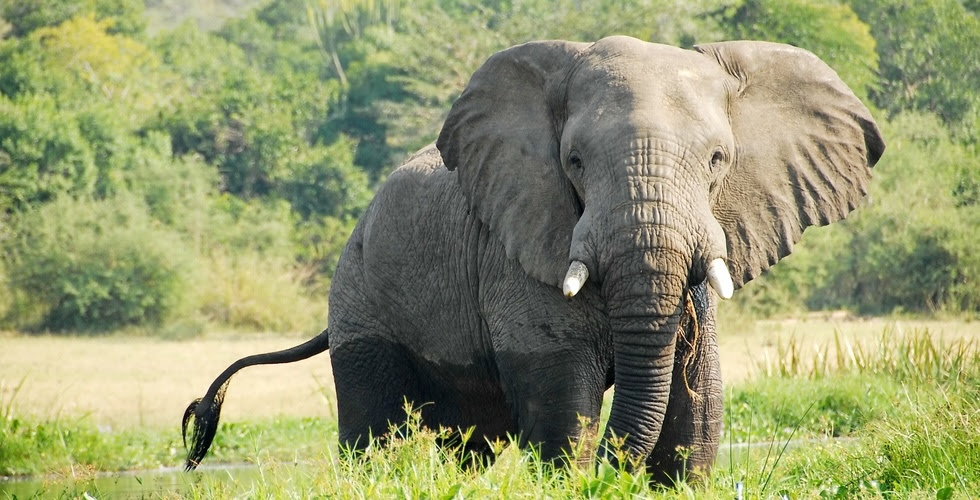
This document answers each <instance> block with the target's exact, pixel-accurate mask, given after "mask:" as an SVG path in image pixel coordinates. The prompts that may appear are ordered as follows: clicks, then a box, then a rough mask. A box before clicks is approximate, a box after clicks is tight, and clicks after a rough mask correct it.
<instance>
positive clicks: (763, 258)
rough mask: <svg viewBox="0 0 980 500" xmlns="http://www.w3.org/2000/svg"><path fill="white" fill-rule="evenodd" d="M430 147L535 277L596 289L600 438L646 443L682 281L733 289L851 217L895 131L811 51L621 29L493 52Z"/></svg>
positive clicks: (659, 419) (641, 452)
mask: <svg viewBox="0 0 980 500" xmlns="http://www.w3.org/2000/svg"><path fill="white" fill-rule="evenodd" d="M437 147H438V149H439V151H440V153H441V154H442V157H443V160H444V162H445V164H446V166H447V168H449V169H450V170H454V171H456V176H457V180H458V183H459V186H460V188H461V190H462V191H463V194H464V196H465V198H466V200H467V201H468V203H469V205H470V206H469V207H466V208H467V209H470V210H472V212H473V213H474V214H475V215H476V216H477V217H479V218H480V220H481V221H482V222H483V223H485V224H486V225H487V226H488V227H489V228H490V230H491V231H492V232H493V233H494V234H495V235H496V236H497V237H498V238H499V239H500V240H501V241H502V242H503V244H504V247H505V249H506V252H507V255H508V256H509V257H511V258H513V259H516V260H517V261H519V262H520V264H521V266H522V267H523V268H524V270H526V271H527V273H528V274H530V275H531V276H533V277H534V278H536V279H538V280H540V281H542V282H544V283H546V284H549V285H554V286H555V287H561V288H563V289H564V292H565V294H566V295H568V296H569V297H572V296H574V295H576V293H577V292H578V291H579V289H580V288H581V286H583V285H582V284H583V282H585V281H586V280H589V283H591V285H589V284H587V286H595V287H597V288H596V290H597V291H598V293H599V296H601V297H602V298H604V300H605V301H606V304H605V307H606V311H607V312H608V315H609V325H610V329H611V330H612V343H613V348H614V351H615V352H614V359H615V382H616V393H615V396H614V399H613V407H612V413H611V415H610V418H609V423H608V426H607V432H606V442H608V438H609V437H610V436H612V435H617V436H620V437H624V438H625V447H626V449H627V450H628V451H629V452H631V453H632V454H634V455H636V456H646V455H647V454H649V453H650V451H651V449H652V448H653V446H654V444H655V442H656V440H657V437H658V435H659V432H660V428H661V425H662V423H663V417H664V412H665V409H666V406H667V401H668V395H669V390H670V385H671V380H670V378H671V369H672V366H673V363H674V359H673V349H674V347H673V346H674V342H675V335H676V331H677V329H678V324H679V322H680V320H681V316H682V314H683V304H684V301H685V300H686V299H685V294H686V293H687V290H688V288H689V287H690V286H692V285H696V284H700V283H703V282H704V281H705V280H707V281H708V282H709V283H710V284H711V286H712V288H714V289H715V290H716V292H717V293H718V294H719V295H721V296H722V297H724V298H727V297H729V296H730V295H731V293H732V292H733V290H734V289H736V288H739V287H741V286H742V285H744V284H745V283H747V282H748V281H750V280H752V279H753V278H755V277H756V276H758V275H759V274H760V273H762V272H764V271H765V270H766V269H768V268H769V267H770V266H772V265H773V264H774V263H776V261H778V260H779V259H781V258H782V257H784V256H786V255H787V254H789V253H790V251H791V250H792V247H793V244H794V243H795V242H796V241H798V240H799V238H800V237H801V236H802V233H803V230H804V229H805V228H806V227H807V226H810V225H823V224H828V223H830V222H833V221H835V220H838V219H841V218H843V217H844V216H845V215H846V214H847V213H848V212H850V211H851V210H852V209H854V208H855V206H856V205H857V204H858V202H859V201H860V200H861V198H862V197H863V196H864V194H865V192H866V190H865V189H866V185H867V183H868V182H869V180H870V177H871V170H870V168H871V166H873V165H874V163H875V162H877V160H878V158H879V157H880V156H881V154H882V151H883V149H884V143H883V141H882V138H881V135H880V133H879V131H878V128H877V126H876V124H875V122H874V120H873V119H872V117H871V115H870V113H869V111H868V109H867V108H866V107H865V106H864V105H863V104H861V102H860V101H859V100H858V99H857V98H856V97H855V96H854V94H853V93H852V92H851V91H850V90H849V89H848V88H847V86H846V85H845V84H844V83H843V82H842V81H841V80H840V79H839V77H838V76H837V74H836V73H835V72H834V71H833V70H832V69H831V68H830V67H828V66H827V65H826V64H825V63H823V62H822V61H821V60H820V59H818V58H817V57H816V56H814V55H813V54H811V53H809V52H807V51H805V50H801V49H798V48H795V47H791V46H787V45H781V44H774V43H765V42H748V41H740V42H724V43H714V44H708V45H702V46H699V47H696V48H695V50H693V51H692V50H685V49H680V48H676V47H670V46H664V45H658V44H651V43H646V42H642V41H639V40H636V39H632V38H628V37H611V38H606V39H603V40H600V41H598V42H596V43H594V44H584V43H570V42H557V41H545V42H531V43H527V44H524V45H520V46H516V47H513V48H511V49H508V50H505V51H502V52H500V53H498V54H496V55H494V56H493V57H491V58H490V59H489V60H488V61H487V62H486V63H485V64H484V65H483V67H482V68H480V69H479V70H478V71H477V72H476V73H475V74H474V75H473V77H472V79H471V80H470V82H469V84H468V86H467V87H466V89H465V91H464V92H463V93H462V95H461V96H460V98H459V99H458V100H457V101H456V103H455V104H454V105H453V107H452V110H451V111H450V113H449V116H448V118H447V119H446V122H445V125H444V127H443V129H442V132H441V134H440V135H439V139H438V141H437ZM570 300H583V299H582V298H581V297H577V298H570Z"/></svg>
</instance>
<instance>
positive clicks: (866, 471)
mask: <svg viewBox="0 0 980 500" xmlns="http://www.w3.org/2000/svg"><path fill="white" fill-rule="evenodd" d="M779 352H780V355H779V356H778V358H777V359H776V360H775V362H772V361H771V362H770V365H769V366H770V368H771V369H769V370H767V371H764V374H763V375H762V376H760V377H757V378H756V379H753V380H750V381H748V382H745V383H743V384H740V385H739V386H737V387H734V388H732V389H730V390H729V391H728V396H727V397H726V412H727V413H726V428H727V431H726V435H725V436H723V438H722V444H721V448H722V458H721V459H720V460H719V461H718V463H717V464H716V467H715V471H714V473H713V475H712V477H711V479H710V480H709V481H708V482H707V484H702V485H689V484H686V483H683V482H682V483H681V484H679V485H678V486H677V487H676V488H657V487H655V488H651V487H649V486H648V485H647V483H648V476H647V475H645V474H644V473H643V472H635V473H626V472H623V471H617V470H615V469H612V468H611V467H609V466H600V467H598V468H596V467H588V466H587V467H571V468H567V469H557V470H555V469H553V468H552V467H550V466H549V465H547V464H542V463H541V462H540V461H539V460H537V459H536V458H535V457H534V455H533V454H531V453H527V452H523V451H520V450H517V449H516V447H515V446H506V447H505V446H503V444H501V446H500V448H499V451H500V453H499V455H498V458H497V460H496V463H495V464H494V465H492V466H490V467H483V466H472V465H468V464H467V462H466V461H465V460H464V459H462V458H461V457H460V456H458V455H457V454H456V453H454V452H453V451H452V450H446V449H444V448H440V447H439V446H438V445H437V444H436V443H437V441H438V438H439V436H440V432H441V431H438V430H435V431H434V430H428V429H420V428H418V426H417V425H411V424H410V425H409V430H410V431H411V432H409V433H408V434H407V435H408V436H409V437H407V438H404V437H403V438H399V439H394V440H393V441H392V443H391V444H390V445H389V446H386V447H372V448H371V449H370V450H369V451H368V452H367V453H366V454H365V455H364V456H363V457H360V458H349V457H346V456H342V455H341V454H340V453H339V452H338V451H337V446H336V443H337V433H336V424H335V422H333V421H325V420H318V419H289V418H281V419H270V420H264V421H254V422H244V423H236V422H232V423H225V424H223V425H222V428H221V429H220V430H219V432H218V436H217V439H216V441H215V444H214V447H213V448H212V451H211V453H210V454H209V456H208V458H207V460H206V462H205V464H219V463H241V462H246V463H253V464H257V465H258V467H257V468H253V469H251V470H250V472H248V473H238V474H236V473H234V472H228V473H213V472H212V473H197V474H193V475H183V476H181V478H182V479H181V480H180V481H179V483H180V484H179V485H174V484H170V483H168V484H169V485H165V486H162V487H158V488H157V489H154V490H152V491H151V493H152V494H153V495H161V496H162V495H179V496H182V497H189V498H215V497H219V498H224V497H250V498H251V497H262V498H295V497H301V498H306V497H310V496H326V497H332V496H344V497H362V498H391V497H404V498H447V499H448V498H483V497H492V498H566V497H585V498H635V497H653V498H702V497H707V498H734V497H735V496H736V490H740V491H742V494H743V495H744V497H745V498H767V497H773V496H779V495H781V494H787V495H789V496H790V497H791V498H812V497H819V498H853V497H868V498H951V497H964V496H969V495H970V494H971V492H975V491H980V432H978V429H980V354H978V351H977V349H976V346H975V345H973V344H971V343H969V342H963V341H957V342H950V343H942V342H939V341H933V340H932V339H931V337H930V335H929V334H928V332H925V331H920V332H915V333H913V334H911V335H894V334H891V333H888V332H886V335H883V336H882V338H881V340H880V341H879V345H877V346H876V347H874V348H873V349H872V348H869V347H858V346H857V345H856V344H853V343H850V342H849V341H848V340H846V339H844V338H842V337H841V336H838V337H837V338H836V339H835V340H834V341H833V342H831V343H830V344H828V345H827V346H824V348H823V350H822V351H821V352H823V354H822V355H819V356H807V355H804V354H802V353H804V352H805V351H804V349H802V346H801V345H800V344H798V343H792V342H791V343H788V344H786V345H784V346H782V347H781V348H780V351H779ZM13 394H14V396H12V397H10V398H8V400H6V401H3V402H0V417H2V418H3V421H2V422H0V431H2V433H0V436H2V437H0V439H2V440H0V474H11V473H48V474H50V473H51V472H56V473H60V474H61V475H62V476H63V477H65V476H67V474H66V473H65V471H67V470H71V471H72V474H73V475H72V476H67V477H76V478H77V477H79V475H75V473H74V471H75V470H80V471H85V470H89V471H96V470H118V469H131V468H153V467H157V466H160V465H166V466H172V465H178V464H179V463H180V461H181V460H182V458H183V451H182V449H181V443H180V438H179V435H178V432H177V430H176V429H157V430H145V431H137V430H131V431H121V432H111V433H101V432H99V431H98V429H95V428H94V427H93V426H90V425H87V424H86V422H85V419H84V418H82V419H69V418H66V417H60V418H57V419H53V420H51V421H45V422H31V421H27V420H24V419H22V418H20V417H18V416H17V414H16V411H14V407H13V401H14V399H15V396H16V391H14V393H13ZM835 437H847V438H849V439H846V440H834V439H827V438H835ZM740 443H755V444H757V445H758V446H754V447H746V446H744V444H740ZM573 458H574V457H573ZM585 462H586V463H588V461H587V460H586V461H585ZM297 464H299V465H297ZM80 476H81V479H80V480H79V479H76V480H74V481H72V482H70V483H56V485H54V486H52V485H50V484H49V485H48V486H47V487H46V488H47V489H46V490H45V493H46V494H53V495H55V496H57V495H60V496H79V495H82V494H83V493H92V494H94V496H113V495H112V493H111V491H107V490H104V489H100V488H102V487H100V486H98V485H97V484H96V483H94V482H91V481H90V480H89V479H86V478H85V477H84V474H81V475H80ZM89 476H90V477H91V474H90V475H89ZM93 492H94V493H93ZM0 496H3V490H2V486H0Z"/></svg>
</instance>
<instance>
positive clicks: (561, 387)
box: [497, 354, 605, 463]
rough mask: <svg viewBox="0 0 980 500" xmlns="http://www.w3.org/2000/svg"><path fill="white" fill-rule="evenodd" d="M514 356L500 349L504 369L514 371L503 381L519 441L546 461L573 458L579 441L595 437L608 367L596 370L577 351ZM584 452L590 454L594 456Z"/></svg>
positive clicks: (587, 458)
mask: <svg viewBox="0 0 980 500" xmlns="http://www.w3.org/2000/svg"><path fill="white" fill-rule="evenodd" d="M585 356H587V355H585ZM511 358H512V357H511V356H508V355H506V354H503V355H498V360H497V362H498V365H500V370H501V372H502V373H508V374H512V375H514V376H513V377H508V378H507V379H505V380H504V386H505V388H506V390H507V394H508V400H509V401H510V402H511V407H512V411H513V412H514V418H515V420H516V422H517V428H518V432H519V441H518V443H519V445H520V447H521V448H529V447H530V448H533V449H534V450H535V451H536V452H537V453H539V455H540V457H541V459H542V460H544V461H549V462H556V463H558V462H563V461H565V460H566V459H567V458H574V457H572V453H571V452H572V449H573V446H574V445H575V444H576V443H578V442H580V440H585V441H584V443H586V444H591V443H593V442H594V441H595V437H596V436H595V431H596V429H597V425H598V422H599V412H600V409H601V407H602V394H603V384H604V382H605V373H601V376H600V372H599V371H598V370H590V369H585V368H584V367H583V366H582V365H581V359H577V360H576V359H575V357H573V356H569V357H568V358H565V357H563V356H558V355H555V354H550V355H544V356H541V357H540V359H529V358H528V355H527V354H524V355H522V356H520V357H516V358H514V359H511ZM521 358H523V359H521ZM531 368H533V369H531ZM593 371H594V372H596V373H592V372H593ZM587 455H588V454H587ZM581 458H582V459H583V460H586V461H588V460H591V456H584V457H581Z"/></svg>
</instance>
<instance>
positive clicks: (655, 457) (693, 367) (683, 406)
mask: <svg viewBox="0 0 980 500" xmlns="http://www.w3.org/2000/svg"><path fill="white" fill-rule="evenodd" d="M712 300H713V299H712V297H709V294H708V292H707V289H706V287H705V286H704V285H703V284H702V285H700V286H698V287H694V288H692V290H691V293H690V294H689V296H688V305H687V313H686V314H685V317H684V319H683V320H682V321H681V331H680V332H679V335H677V344H676V356H675V362H674V370H673V377H672V382H671V389H670V401H669V402H668V404H667V412H666V416H665V418H664V424H663V428H662V430H661V432H660V437H659V438H658V441H657V444H656V446H655V447H654V449H653V452H652V453H651V454H650V456H649V457H648V458H647V461H646V463H647V470H648V471H649V472H650V473H651V474H652V477H653V479H654V480H655V481H657V482H661V483H666V484H670V483H672V482H674V481H676V480H677V479H679V478H681V479H684V480H687V481H695V482H696V481H700V480H703V479H705V478H707V476H708V474H709V473H710V472H711V466H712V465H713V464H714V461H715V456H716V455H717V451H718V441H719V439H720V437H721V430H722V418H723V407H722V404H723V401H722V387H721V364H720V360H719V356H718V339H717V336H716V332H715V323H714V310H715V305H714V304H712V303H710V302H711V301H712Z"/></svg>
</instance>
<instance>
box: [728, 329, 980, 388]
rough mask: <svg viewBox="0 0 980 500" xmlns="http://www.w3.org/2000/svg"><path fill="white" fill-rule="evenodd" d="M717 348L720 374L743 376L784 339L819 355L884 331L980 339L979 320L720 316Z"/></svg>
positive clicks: (865, 345) (772, 355)
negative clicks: (738, 318) (840, 343)
mask: <svg viewBox="0 0 980 500" xmlns="http://www.w3.org/2000/svg"><path fill="white" fill-rule="evenodd" d="M719 323H720V328H719V329H720V332H719V349H720V351H721V371H722V379H723V380H724V381H725V383H733V382H740V381H743V380H747V379H749V378H751V377H753V376H754V375H758V374H759V372H760V367H765V366H766V365H767V361H768V360H776V359H779V357H780V352H779V348H780V345H783V346H785V345H787V344H788V343H789V342H790V341H792V342H793V344H794V346H795V347H796V348H797V349H799V350H800V354H801V355H804V356H805V355H808V354H809V355H813V356H817V355H819V353H821V352H825V351H826V349H827V346H833V345H834V344H835V342H836V340H837V339H838V338H840V339H843V340H845V341H847V342H848V343H850V344H851V345H853V346H859V347H860V348H861V349H863V351H864V352H866V353H872V352H874V350H875V349H876V348H877V347H878V346H879V345H880V344H881V340H882V332H890V333H893V334H895V335H908V334H912V333H915V332H922V331H928V332H929V333H930V335H932V336H933V338H934V340H936V341H943V342H950V341H954V340H959V339H964V340H967V341H970V340H975V342H974V345H977V344H980V321H956V320H925V319H916V320H906V319H885V318H853V317H848V316H844V317H841V316H838V315H835V314H830V313H828V314H813V315H810V316H807V317H801V318H794V319H783V320H763V321H745V322H739V321H728V322H725V321H719Z"/></svg>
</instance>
